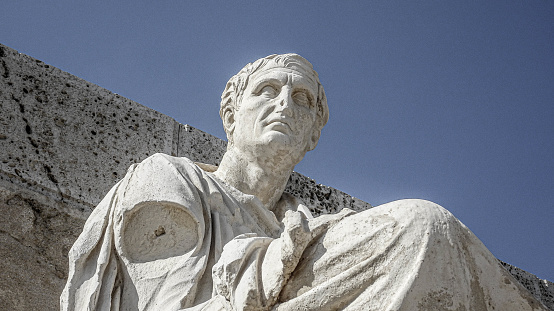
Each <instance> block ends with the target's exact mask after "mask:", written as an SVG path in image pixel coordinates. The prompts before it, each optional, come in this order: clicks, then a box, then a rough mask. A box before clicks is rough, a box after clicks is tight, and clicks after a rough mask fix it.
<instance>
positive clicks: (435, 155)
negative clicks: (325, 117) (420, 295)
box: [0, 0, 554, 281]
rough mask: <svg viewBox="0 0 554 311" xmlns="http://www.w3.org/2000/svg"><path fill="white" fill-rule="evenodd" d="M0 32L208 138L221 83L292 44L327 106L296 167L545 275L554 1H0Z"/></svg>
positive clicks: (552, 272) (549, 262)
mask: <svg viewBox="0 0 554 311" xmlns="http://www.w3.org/2000/svg"><path fill="white" fill-rule="evenodd" d="M0 42H1V43H3V44H5V45H8V46H9V47H11V48H14V49H17V50H19V51H20V52H22V53H25V54H28V55H30V56H32V57H35V58H38V59H40V60H42V61H44V62H46V63H48V64H50V65H53V66H56V67H58V68H60V69H62V70H65V71H68V72H70V73H72V74H75V75H77V76H79V77H81V78H83V79H86V80H88V81H90V82H93V83H96V84H98V85H100V86H102V87H105V88H107V89H109V90H111V91H113V92H116V93H118V94H121V95H123V96H125V97H127V98H130V99H132V100H135V101H137V102H139V103H141V104H143V105H146V106H148V107H150V108H153V109H155V110H158V111H160V112H162V113H165V114H167V115H169V116H171V117H173V118H175V119H176V120H177V121H179V122H181V123H186V124H190V125H192V126H194V127H196V128H198V129H201V130H203V131H206V132H208V133H211V134H213V135H215V136H218V137H220V138H224V137H225V136H224V133H223V129H222V126H221V122H220V120H219V116H218V108H219V97H220V95H221V92H222V91H223V87H224V85H225V83H226V81H227V79H228V78H229V77H230V76H232V75H233V74H235V73H236V72H237V71H238V70H239V69H240V68H242V66H244V65H245V64H246V63H248V62H250V61H253V60H255V59H257V58H260V57H263V56H266V55H268V54H273V53H285V52H296V53H299V54H301V55H303V56H304V57H306V58H307V59H308V60H310V61H311V62H312V63H313V64H314V67H315V69H316V70H317V71H318V72H319V75H320V78H321V81H322V83H323V85H324V87H325V90H326V93H327V96H328V102H329V107H330V115H331V117H330V121H329V123H328V125H327V127H326V128H325V129H324V131H323V134H322V138H321V140H320V144H319V146H318V148H317V149H316V150H315V151H313V152H311V153H309V154H308V155H307V157H306V159H305V160H304V162H303V163H301V164H300V165H299V166H297V171H299V172H301V173H303V174H305V175H307V176H310V177H312V178H314V179H315V180H316V181H317V182H319V183H323V184H326V185H329V186H332V187H335V188H338V189H340V190H343V191H345V192H347V193H349V194H351V195H353V196H356V197H358V198H360V199H362V200H365V201H367V202H369V203H371V204H373V205H378V204H381V203H385V202H388V201H392V200H396V199H402V198H424V199H428V200H431V201H434V202H437V203H439V204H441V205H443V206H444V207H446V208H447V209H449V210H450V211H451V212H452V213H453V214H454V215H455V216H457V217H458V218H459V219H461V220H462V222H464V223H465V224H466V225H467V226H468V227H469V228H470V229H471V230H472V231H473V232H474V233H475V234H476V235H477V236H478V237H479V238H480V239H481V240H482V241H483V242H484V243H485V245H486V246H487V247H488V248H489V249H490V250H491V251H492V253H493V254H494V255H496V257H498V258H499V259H501V260H504V261H507V262H509V263H511V264H514V265H516V266H518V267H520V268H523V269H525V270H527V271H529V272H531V273H534V274H537V275H538V276H539V277H541V278H547V279H549V280H551V281H554V264H553V262H554V261H553V259H554V2H553V1H547V0H536V1H535V0H530V1H523V0H522V1H466V2H463V3H462V2H461V1H402V2H400V1H359V2H354V1H335V2H331V1H309V2H308V1H306V2H298V1H274V2H269V1H264V2H262V1H260V2H254V1H225V2H224V1H221V2H217V3H216V2H214V1H197V2H193V1H69V0H68V1H6V2H5V3H3V4H2V9H1V12H0Z"/></svg>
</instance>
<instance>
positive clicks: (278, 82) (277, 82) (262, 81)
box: [253, 77, 284, 93]
mask: <svg viewBox="0 0 554 311" xmlns="http://www.w3.org/2000/svg"><path fill="white" fill-rule="evenodd" d="M282 80H283V79H278V78H275V77H264V78H262V79H260V80H257V81H256V82H255V84H254V90H253V91H254V93H257V92H258V91H259V90H258V89H259V88H260V87H261V86H265V85H267V84H268V83H269V84H272V85H278V86H283V84H284V83H283V81H282Z"/></svg>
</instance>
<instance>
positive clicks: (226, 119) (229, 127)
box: [222, 105, 235, 141]
mask: <svg viewBox="0 0 554 311" xmlns="http://www.w3.org/2000/svg"><path fill="white" fill-rule="evenodd" d="M222 119H223V127H224V128H225V132H226V133H227V140H229V141H231V137H232V136H233V132H234V131H235V111H234V110H233V108H232V107H230V105H229V106H227V108H225V110H224V111H223V115H222Z"/></svg>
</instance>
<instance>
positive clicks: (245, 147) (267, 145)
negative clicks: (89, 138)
mask: <svg viewBox="0 0 554 311" xmlns="http://www.w3.org/2000/svg"><path fill="white" fill-rule="evenodd" d="M220 115H221V119H222V120H223V126H224V128H225V131H226V133H227V138H228V141H229V144H228V148H227V152H226V154H225V156H224V157H223V159H222V161H221V164H220V166H219V167H212V166H209V165H204V164H199V163H194V162H192V161H190V160H189V159H187V158H178V157H172V156H168V155H164V154H155V155H153V156H151V157H149V158H147V159H146V160H144V161H143V162H142V163H140V164H138V165H133V166H131V167H130V168H129V170H128V172H127V174H126V176H125V177H124V178H123V179H122V180H121V181H120V182H118V183H117V184H116V185H115V186H114V187H113V188H112V189H111V190H110V191H109V193H108V194H107V195H106V197H105V198H104V199H103V200H102V201H101V202H100V204H98V206H97V207H96V208H95V209H94V211H93V213H92V214H91V216H90V217H89V219H88V220H87V222H86V224H85V227H84V229H83V233H82V234H81V235H80V237H79V238H78V240H77V241H76V242H75V244H74V246H73V248H72V249H71V251H70V253H69V259H70V270H69V278H68V281H67V285H66V287H65V289H64V291H63V293H62V296H61V298H60V302H61V309H62V310H188V311H191V310H283V311H284V310H546V308H545V307H544V306H543V305H542V304H541V303H539V302H538V301H537V300H535V298H533V297H532V296H531V294H530V293H529V292H527V290H525V289H524V288H523V287H522V286H521V285H520V284H519V283H517V281H515V279H514V278H513V277H512V276H511V275H510V274H509V273H508V272H507V271H506V270H504V268H503V267H501V266H500V265H499V263H498V261H497V260H496V259H495V258H494V256H493V255H492V254H491V253H490V252H489V251H488V250H487V249H486V248H485V246H484V245H483V244H482V243H481V242H480V241H479V240H478V239H477V238H476V237H475V235H473V234H472V233H471V232H470V231H469V230H468V228H467V227H465V226H464V225H463V224H462V223H461V222H460V221H458V220H457V219H456V218H455V217H454V216H452V214H450V213H449V212H448V211H446V210H445V209H444V208H442V207H440V206H439V205H437V204H434V203H432V202H428V201H424V200H400V201H395V202H391V203H388V204H384V205H381V206H378V207H375V208H372V209H369V210H366V211H363V212H360V213H355V212H353V211H350V210H347V209H345V210H342V211H341V212H340V213H338V214H334V215H323V216H320V217H316V218H313V217H312V215H311V214H310V211H309V210H308V208H306V206H304V205H303V204H302V202H300V201H299V200H298V199H297V198H295V197H293V196H291V195H289V194H287V193H284V192H283V190H284V189H285V185H286V183H287V180H288V179H289V175H290V174H291V172H292V171H293V168H294V166H295V165H296V164H297V163H299V162H300V160H301V159H302V158H303V157H304V155H305V154H306V152H307V151H310V150H312V149H314V148H315V147H316V145H317V142H318V139H319V137H320V133H321V130H322V128H323V126H324V125H325V124H326V122H327V120H328V117H329V112H328V107H327V100H326V97H325V92H324V90H323V87H322V85H321V83H320V81H319V78H318V75H317V73H316V72H315V71H314V70H313V68H312V65H311V64H310V63H309V62H308V61H307V60H305V59H304V58H302V57H301V56H299V55H296V54H285V55H271V56H268V57H265V58H262V59H260V60H257V61H255V62H254V63H250V64H248V65H246V67H244V68H243V69H242V70H241V71H240V72H239V73H238V74H236V75H235V76H233V77H232V78H231V79H230V80H229V82H228V83H227V85H226V88H225V91H224V92H223V94H222V100H221V109H220Z"/></svg>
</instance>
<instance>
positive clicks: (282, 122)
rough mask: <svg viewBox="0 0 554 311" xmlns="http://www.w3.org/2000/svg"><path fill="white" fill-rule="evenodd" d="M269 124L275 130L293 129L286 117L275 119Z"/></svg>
mask: <svg viewBox="0 0 554 311" xmlns="http://www.w3.org/2000/svg"><path fill="white" fill-rule="evenodd" d="M267 126H270V127H271V129H273V130H277V131H278V130H286V131H292V127H291V126H290V124H289V123H288V121H287V120H286V119H274V120H270V121H269V122H267Z"/></svg>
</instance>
